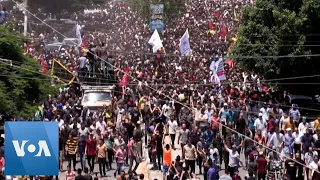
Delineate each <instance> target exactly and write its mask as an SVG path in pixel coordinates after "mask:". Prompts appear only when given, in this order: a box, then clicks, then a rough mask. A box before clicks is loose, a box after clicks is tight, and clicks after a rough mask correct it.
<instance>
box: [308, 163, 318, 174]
mask: <svg viewBox="0 0 320 180" xmlns="http://www.w3.org/2000/svg"><path fill="white" fill-rule="evenodd" d="M309 168H310V169H312V172H311V176H313V173H314V170H318V164H317V163H315V162H314V161H312V162H311V163H310V164H309Z"/></svg>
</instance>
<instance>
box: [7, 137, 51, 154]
mask: <svg viewBox="0 0 320 180" xmlns="http://www.w3.org/2000/svg"><path fill="white" fill-rule="evenodd" d="M27 142H29V140H22V141H20V142H19V141H18V140H12V144H13V147H14V149H15V151H16V154H17V156H18V157H24V156H25V154H26V152H25V149H26V150H27V151H28V152H29V153H36V155H35V156H36V157H41V156H42V155H44V156H46V157H51V153H50V151H49V148H48V144H47V142H46V141H45V140H39V141H38V144H36V145H35V144H27Z"/></svg>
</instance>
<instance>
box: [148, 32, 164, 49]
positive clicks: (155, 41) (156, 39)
mask: <svg viewBox="0 0 320 180" xmlns="http://www.w3.org/2000/svg"><path fill="white" fill-rule="evenodd" d="M148 44H150V45H151V46H152V51H153V53H156V52H157V51H158V50H159V49H160V48H162V47H163V45H162V41H161V39H160V36H159V33H158V31H157V29H155V30H154V32H153V34H152V36H151V38H150V39H149V41H148Z"/></svg>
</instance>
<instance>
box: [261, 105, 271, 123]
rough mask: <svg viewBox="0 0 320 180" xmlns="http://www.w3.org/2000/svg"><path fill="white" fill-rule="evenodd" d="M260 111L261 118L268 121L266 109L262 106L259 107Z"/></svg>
mask: <svg viewBox="0 0 320 180" xmlns="http://www.w3.org/2000/svg"><path fill="white" fill-rule="evenodd" d="M260 112H261V113H262V119H263V120H266V121H268V120H269V115H268V109H266V108H264V107H262V108H261V109H260Z"/></svg>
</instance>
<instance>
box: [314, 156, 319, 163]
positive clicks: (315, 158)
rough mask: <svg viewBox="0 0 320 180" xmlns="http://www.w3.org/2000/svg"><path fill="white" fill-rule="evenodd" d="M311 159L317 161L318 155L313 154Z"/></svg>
mask: <svg viewBox="0 0 320 180" xmlns="http://www.w3.org/2000/svg"><path fill="white" fill-rule="evenodd" d="M313 160H314V162H315V163H318V161H319V157H318V155H314V156H313Z"/></svg>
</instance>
